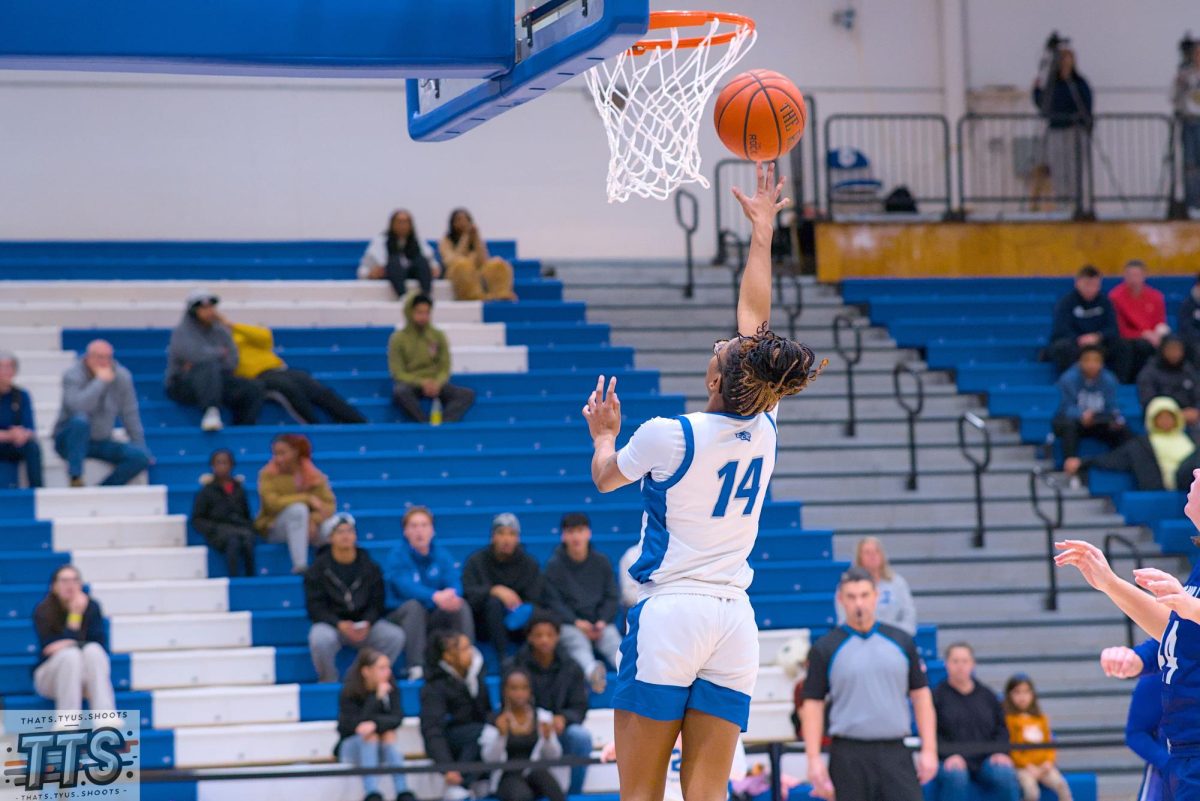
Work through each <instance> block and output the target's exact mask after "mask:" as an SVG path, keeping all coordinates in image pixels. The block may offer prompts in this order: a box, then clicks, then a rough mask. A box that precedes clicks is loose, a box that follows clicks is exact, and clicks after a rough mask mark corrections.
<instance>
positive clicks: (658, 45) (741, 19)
mask: <svg viewBox="0 0 1200 801" xmlns="http://www.w3.org/2000/svg"><path fill="white" fill-rule="evenodd" d="M714 20H720V21H721V22H725V23H728V24H730V25H734V26H736V27H735V28H734V29H733V30H731V31H726V32H725V33H719V34H717V35H716V36H714V37H712V39H708V37H705V36H690V37H687V38H684V39H680V40H679V42H678V43H676V42H672V41H671V40H670V39H642V40H641V41H640V42H636V43H635V44H634V45H633V46H632V47H630V48H629V52H630V53H632V54H633V55H635V56H640V55H642V54H644V53H646V52H647V51H650V50H665V49H667V48H670V47H678V48H679V49H683V48H686V47H699V46H700V45H702V44H704V42H705V41H706V40H707V41H708V43H709V44H710V45H723V44H729V43H730V42H732V41H733V40H734V38H735V37H736V36H737V35H738V34H739V33H741V32H742V31H743V30H744V31H746V32H747V33H749V32H750V31H753V30H754V20H752V19H750V17H747V16H745V15H744V14H731V13H728V12H725V11H653V12H651V13H650V27H649V30H651V31H661V30H665V29H668V28H694V27H698V26H700V25H707V24H709V23H710V22H713V21H714Z"/></svg>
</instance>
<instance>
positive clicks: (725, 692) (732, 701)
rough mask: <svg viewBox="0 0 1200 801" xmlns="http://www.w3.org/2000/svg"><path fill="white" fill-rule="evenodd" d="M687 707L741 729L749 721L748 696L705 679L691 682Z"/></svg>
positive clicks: (743, 729) (744, 729)
mask: <svg viewBox="0 0 1200 801" xmlns="http://www.w3.org/2000/svg"><path fill="white" fill-rule="evenodd" d="M687 708H688V709H694V710H696V711H697V712H704V713H705V714H708V715H712V716H713V717H717V718H721V719H722V720H727V721H729V722H730V723H733V724H734V725H736V726H738V727H740V728H741V730H742V731H746V726H747V724H748V723H749V722H750V696H748V695H746V694H745V693H740V692H738V691H737V690H731V689H729V688H728V687H722V686H721V685H719V684H713V683H712V682H711V681H708V680H707V679H696V681H695V682H694V683H693V684H692V687H691V690H690V694H689V696H688V702H687Z"/></svg>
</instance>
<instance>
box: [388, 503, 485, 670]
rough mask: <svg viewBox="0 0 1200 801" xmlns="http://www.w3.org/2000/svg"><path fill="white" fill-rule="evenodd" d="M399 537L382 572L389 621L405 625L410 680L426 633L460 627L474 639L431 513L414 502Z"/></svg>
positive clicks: (456, 573) (420, 664)
mask: <svg viewBox="0 0 1200 801" xmlns="http://www.w3.org/2000/svg"><path fill="white" fill-rule="evenodd" d="M403 522H404V539H405V540H406V542H402V543H400V544H399V545H397V546H396V547H395V548H393V549H392V553H391V555H390V556H389V557H388V562H387V567H386V569H385V570H384V579H385V581H386V587H387V606H388V608H389V609H391V610H392V611H391V612H390V613H389V614H388V620H390V621H391V622H393V623H395V624H396V625H397V626H399V627H400V628H402V629H404V639H405V641H406V644H405V646H404V653H405V660H406V662H407V664H408V678H409V680H410V681H411V680H416V679H419V678H421V676H422V675H423V673H424V665H425V647H426V646H425V643H426V637H427V635H428V633H429V632H430V631H433V630H437V629H446V630H449V631H460V632H462V633H463V634H466V635H467V637H469V638H470V639H471V640H474V639H475V621H474V619H473V616H472V614H471V607H470V606H468V605H467V602H466V600H465V599H464V598H463V588H462V571H460V570H459V569H458V565H457V563H455V561H454V557H453V556H451V555H450V554H449V553H448V552H447V551H445V550H444V549H443V548H442V547H441V546H440V545H438V544H437V543H436V542H434V531H433V513H432V512H430V511H429V510H428V509H427V508H425V507H424V506H414V507H412V508H410V509H409V510H408V511H407V512H405V513H404V521H403Z"/></svg>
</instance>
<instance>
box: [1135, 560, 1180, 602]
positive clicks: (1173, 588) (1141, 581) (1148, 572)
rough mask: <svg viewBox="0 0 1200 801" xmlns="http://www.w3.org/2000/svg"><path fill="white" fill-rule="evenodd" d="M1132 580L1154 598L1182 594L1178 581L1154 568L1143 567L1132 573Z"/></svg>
mask: <svg viewBox="0 0 1200 801" xmlns="http://www.w3.org/2000/svg"><path fill="white" fill-rule="evenodd" d="M1133 580H1134V582H1136V583H1137V585H1138V586H1139V587H1141V588H1142V589H1144V590H1149V591H1150V592H1151V593H1153V594H1154V597H1155V598H1159V599H1161V598H1163V597H1164V596H1167V595H1180V594H1182V593H1183V585H1182V584H1180V583H1179V579H1177V578H1175V577H1174V576H1172V575H1171V574H1170V573H1167V572H1165V571H1162V570H1159V569H1158V568H1156V567H1143V568H1141V569H1139V570H1135V571H1133Z"/></svg>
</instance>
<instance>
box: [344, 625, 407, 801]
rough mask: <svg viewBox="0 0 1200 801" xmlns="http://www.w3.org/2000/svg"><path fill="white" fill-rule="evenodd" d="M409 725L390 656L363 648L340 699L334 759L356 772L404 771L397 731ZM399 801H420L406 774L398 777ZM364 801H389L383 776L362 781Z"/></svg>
mask: <svg viewBox="0 0 1200 801" xmlns="http://www.w3.org/2000/svg"><path fill="white" fill-rule="evenodd" d="M402 725H404V706H403V705H402V704H401V702H400V690H399V689H398V688H397V687H396V682H395V680H394V678H393V677H392V663H391V662H390V661H389V660H388V658H387V654H383V653H380V652H379V651H376V650H375V649H374V648H363V649H361V650H360V651H359V652H358V657H357V658H356V659H355V660H354V664H353V665H351V666H350V670H348V671H347V672H346V681H345V683H344V684H343V685H342V693H341V696H340V697H339V699H338V738H339V739H338V744H337V745H336V746H335V747H334V749H333V751H334V755H335V756H337V757H338V759H340V760H342V761H343V762H348V763H350V764H351V765H353V766H354V767H356V768H376V767H379V766H380V765H383V766H385V767H403V765H404V754H402V753H400V748H399V746H398V745H397V744H396V730H397V729H399V728H400V727H401V726H402ZM392 780H393V782H395V787H396V801H415V796H413V794H412V793H411V792H409V790H408V782H407V781H406V780H405V778H404V774H403V773H393V774H392ZM362 783H363V791H364V792H365V793H366V794H367V796H366V798H365V799H364V801H383V795H382V794H381V793H380V792H379V776H377V775H375V774H366V775H364V776H363V777H362Z"/></svg>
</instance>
